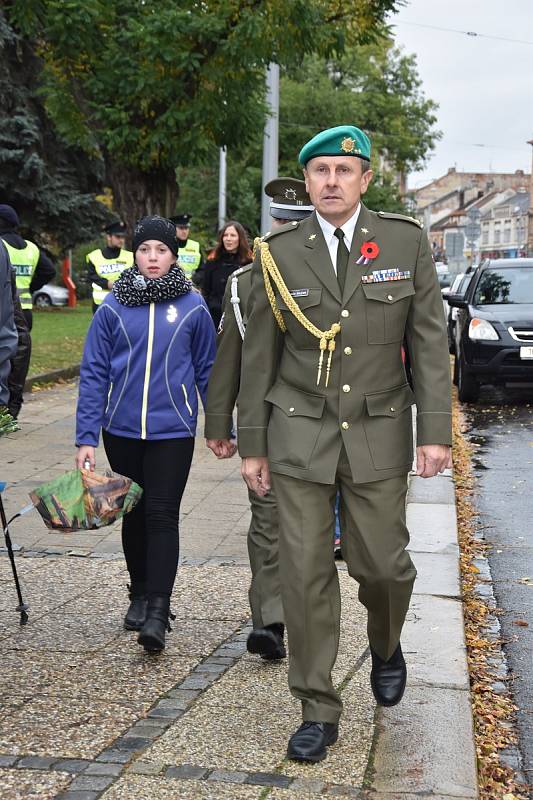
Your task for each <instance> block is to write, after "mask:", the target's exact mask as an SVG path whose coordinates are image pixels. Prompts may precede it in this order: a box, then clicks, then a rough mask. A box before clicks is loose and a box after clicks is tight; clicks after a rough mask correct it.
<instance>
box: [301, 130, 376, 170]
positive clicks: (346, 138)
mask: <svg viewBox="0 0 533 800" xmlns="http://www.w3.org/2000/svg"><path fill="white" fill-rule="evenodd" d="M370 149H371V145H370V139H369V138H368V136H367V135H366V133H363V131H362V130H360V129H359V128H356V127H355V126H354V125H338V126H337V127H336V128H328V129H327V130H325V131H320V133H317V135H316V136H313V138H312V139H311V140H310V141H309V142H307V144H304V146H303V147H302V149H301V150H300V155H299V156H298V161H299V162H300V164H301V165H302V167H305V165H306V164H307V162H308V161H310V160H311V159H312V158H316V157H317V156H357V158H363V159H364V160H365V161H370Z"/></svg>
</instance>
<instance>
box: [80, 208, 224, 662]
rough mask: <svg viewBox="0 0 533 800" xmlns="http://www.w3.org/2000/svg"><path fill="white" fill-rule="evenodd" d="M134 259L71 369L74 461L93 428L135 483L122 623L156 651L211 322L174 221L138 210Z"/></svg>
mask: <svg viewBox="0 0 533 800" xmlns="http://www.w3.org/2000/svg"><path fill="white" fill-rule="evenodd" d="M133 252H134V259H135V263H134V265H133V267H132V268H131V269H127V270H125V271H124V272H123V273H122V275H121V277H120V278H119V279H118V280H117V282H116V283H115V285H114V286H113V291H112V292H110V293H109V295H108V296H107V297H106V299H105V300H104V302H103V303H102V304H101V306H99V308H98V311H97V313H96V314H95V316H94V319H93V321H92V324H91V326H90V328H89V332H88V334H87V340H86V342H85V348H84V352H83V359H82V364H81V371H80V389H79V398H78V409H77V425H76V445H77V447H78V452H77V456H76V465H77V466H78V467H79V468H81V467H83V466H84V465H85V464H86V462H88V463H89V464H90V468H91V470H94V467H95V463H96V462H95V448H96V447H97V446H98V439H99V434H100V430H102V439H103V443H104V448H105V451H106V454H107V457H108V459H109V463H110V464H111V467H112V468H113V469H114V470H115V471H116V472H119V473H121V474H123V475H127V476H128V477H129V478H132V479H133V480H134V481H136V482H137V483H138V484H139V485H140V486H142V487H143V490H144V492H143V498H142V500H141V502H140V503H139V504H138V505H137V506H136V508H135V509H134V510H133V511H131V512H130V513H129V514H127V515H126V516H125V517H124V520H123V526H122V546H123V548H124V555H125V557H126V564H127V567H128V572H129V574H130V579H131V585H130V606H129V609H128V611H127V614H126V617H125V619H124V626H125V627H126V629H128V630H139V631H140V634H139V639H138V641H139V644H142V645H143V646H144V648H145V649H146V650H150V651H157V650H162V649H163V648H164V646H165V632H166V631H167V630H170V626H169V616H170V595H171V593H172V587H173V585H174V580H175V578H176V571H177V565H178V554H179V538H178V519H179V509H180V502H181V498H182V495H183V492H184V489H185V484H186V482H187V478H188V475H189V469H190V466H191V460H192V455H193V449H194V436H195V432H196V421H197V414H198V399H197V389H198V392H199V394H200V397H201V398H202V403H203V404H204V405H205V398H206V392H207V381H208V378H209V373H210V370H211V366H212V364H213V360H214V356H215V329H214V326H213V322H212V320H211V316H210V314H209V311H208V309H207V306H206V304H205V302H204V300H203V299H202V297H201V296H200V295H199V294H198V293H197V292H196V291H194V290H193V288H192V284H191V282H190V281H189V280H188V279H187V278H186V277H185V275H184V273H183V270H182V269H181V267H179V266H178V264H177V253H178V240H177V238H176V228H175V226H174V225H173V224H172V223H171V222H170V221H169V220H167V219H163V218H162V217H157V216H154V217H145V218H144V219H141V220H140V221H139V222H138V223H137V225H136V227H135V233H134V237H133Z"/></svg>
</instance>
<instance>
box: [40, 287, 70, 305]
mask: <svg viewBox="0 0 533 800" xmlns="http://www.w3.org/2000/svg"><path fill="white" fill-rule="evenodd" d="M32 299H33V305H34V306H36V307H37V308H49V307H50V306H66V305H67V303H68V289H67V288H66V287H65V286H56V285H55V284H53V283H45V285H44V286H41V288H40V289H38V290H37V291H36V292H34V293H33V295H32Z"/></svg>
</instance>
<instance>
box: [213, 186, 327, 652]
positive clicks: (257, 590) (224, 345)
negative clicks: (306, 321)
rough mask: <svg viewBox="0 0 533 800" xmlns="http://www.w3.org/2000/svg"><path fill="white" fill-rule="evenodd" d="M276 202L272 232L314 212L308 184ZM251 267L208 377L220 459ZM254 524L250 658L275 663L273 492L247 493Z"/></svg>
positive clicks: (225, 453)
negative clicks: (261, 493) (259, 494)
mask: <svg viewBox="0 0 533 800" xmlns="http://www.w3.org/2000/svg"><path fill="white" fill-rule="evenodd" d="M265 192H266V194H267V195H269V196H270V197H271V198H272V201H271V203H270V214H271V216H272V218H273V223H272V227H273V228H275V227H279V226H280V225H284V224H286V223H288V222H290V221H292V220H299V219H304V217H306V216H309V214H310V213H311V212H312V210H313V206H312V205H311V201H310V200H309V197H308V195H307V192H306V191H305V184H304V182H303V181H299V180H295V179H293V178H276V179H275V180H273V181H270V183H268V184H267V185H266V186H265ZM251 268H252V265H251V264H249V265H247V266H245V267H241V268H240V269H237V270H236V271H235V272H234V273H233V275H231V276H230V278H229V280H228V283H227V286H226V293H225V295H224V300H223V305H222V312H223V314H222V319H221V322H220V326H219V329H218V337H217V357H216V359H215V363H214V365H213V369H212V371H211V376H210V378H209V386H208V391H207V407H206V416H205V437H206V440H207V442H206V444H207V446H208V447H209V448H210V450H212V451H213V453H214V454H215V455H216V456H217V458H229V457H231V456H232V455H233V454H234V453H235V445H234V443H233V442H232V440H231V433H232V427H233V422H232V415H233V410H234V407H235V402H236V400H237V394H238V392H239V382H240V371H241V349H242V341H243V338H244V332H245V328H246V321H247V305H248V298H249V295H250V289H251V280H250V279H251ZM248 497H249V499H250V506H251V511H252V520H251V523H250V528H249V531H248V555H249V558H250V567H251V570H252V580H251V584H250V591H249V599H250V607H251V610H252V622H253V630H252V632H251V633H250V635H249V637H248V641H247V643H246V646H247V648H248V651H249V652H250V653H257V654H258V655H260V656H261V658H264V659H267V660H276V659H280V658H284V657H285V655H286V651H285V645H284V642H283V637H284V632H285V626H284V615H283V608H282V604H281V593H280V585H279V574H278V511H277V507H276V499H275V497H274V494H273V492H271V493H270V494H268V495H266V497H258V495H256V494H255V493H254V492H248Z"/></svg>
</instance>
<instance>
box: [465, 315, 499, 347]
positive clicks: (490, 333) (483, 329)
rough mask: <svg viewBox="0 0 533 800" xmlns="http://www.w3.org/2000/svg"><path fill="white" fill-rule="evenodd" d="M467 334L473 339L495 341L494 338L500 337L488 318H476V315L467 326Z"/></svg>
mask: <svg viewBox="0 0 533 800" xmlns="http://www.w3.org/2000/svg"><path fill="white" fill-rule="evenodd" d="M468 336H469V338H470V339H473V340H474V341H476V340H477V341H480V340H485V341H487V340H490V341H495V340H496V339H499V338H500V337H499V336H498V334H497V332H496V329H495V328H494V327H493V325H491V324H490V322H489V321H488V320H486V319H478V318H477V317H474V319H472V320H470V325H469V326H468Z"/></svg>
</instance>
